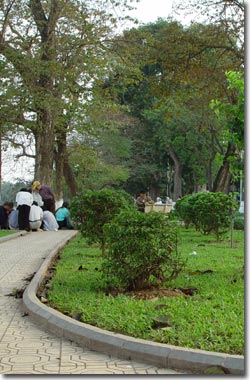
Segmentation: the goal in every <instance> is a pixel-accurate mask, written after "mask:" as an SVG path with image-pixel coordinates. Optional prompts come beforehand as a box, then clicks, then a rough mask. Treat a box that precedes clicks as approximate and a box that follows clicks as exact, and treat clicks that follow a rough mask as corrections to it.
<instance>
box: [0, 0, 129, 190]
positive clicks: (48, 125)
mask: <svg viewBox="0 0 250 380" xmlns="http://www.w3.org/2000/svg"><path fill="white" fill-rule="evenodd" d="M128 4H129V2H128V0H123V1H121V2H119V4H116V6H118V5H119V7H120V9H121V8H123V9H125V8H127V7H129V5H128ZM1 8H2V9H1V13H0V25H1V30H0V54H1V58H2V60H3V62H4V64H5V66H6V70H7V69H8V71H9V72H10V73H11V74H12V75H11V77H12V79H13V83H12V84H13V86H11V87H10V88H9V91H8V92H7V93H6V94H5V95H6V100H8V101H7V103H6V107H7V108H8V110H9V111H8V112H5V113H4V119H5V124H6V125H8V128H11V127H12V126H13V125H15V126H16V127H18V126H21V127H22V128H25V131H30V132H31V133H32V134H33V136H34V140H35V147H36V153H35V177H36V179H38V180H40V181H41V182H43V183H47V184H49V185H51V183H52V176H53V167H54V162H55V163H56V171H57V193H58V196H59V197H60V196H61V190H62V177H63V175H65V177H66V179H68V180H69V178H71V180H72V177H70V167H69V163H68V156H67V148H66V141H67V135H68V133H69V132H70V131H71V130H72V129H73V128H74V126H75V125H76V124H78V126H79V124H80V125H81V127H82V128H84V107H85V105H86V104H87V102H88V100H89V99H90V90H91V83H92V82H93V80H94V79H96V78H97V77H98V71H99V70H103V68H104V67H105V64H106V62H107V61H106V59H107V55H106V52H107V49H108V47H109V39H110V35H111V32H112V28H113V27H114V26H115V25H116V23H117V18H116V17H115V16H114V8H115V4H114V3H113V1H109V0H103V1H102V0H99V1H91V0H90V1H82V0H71V1H66V0H46V1H42V0H25V1H22V2H21V1H15V0H9V1H2V7H1ZM7 78H8V76H6V77H4V78H3V80H4V81H5V80H7ZM13 88H14V89H15V96H14V100H15V104H14V111H13V112H11V110H13V92H12V91H13V90H12V89H13ZM5 111H6V110H5Z"/></svg>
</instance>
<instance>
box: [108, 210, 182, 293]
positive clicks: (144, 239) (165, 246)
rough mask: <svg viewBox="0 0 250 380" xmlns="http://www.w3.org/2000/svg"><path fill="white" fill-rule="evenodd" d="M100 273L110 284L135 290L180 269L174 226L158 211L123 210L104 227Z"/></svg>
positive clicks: (164, 278)
mask: <svg viewBox="0 0 250 380" xmlns="http://www.w3.org/2000/svg"><path fill="white" fill-rule="evenodd" d="M104 234H105V237H106V243H107V246H108V249H107V251H106V254H105V259H104V263H103V267H102V270H103V273H104V275H105V276H106V278H107V279H108V280H109V284H110V286H112V285H114V284H115V285H116V286H121V287H123V288H125V289H126V290H135V289H136V290H138V289H143V288H145V287H148V286H151V285H152V284H155V283H161V282H163V281H166V280H167V279H170V278H174V277H175V276H177V274H178V273H179V272H180V271H181V269H182V267H183V262H181V260H180V258H179V255H178V253H177V234H176V227H175V226H174V224H173V223H171V222H169V221H168V218H167V217H166V216H165V215H164V214H162V213H156V212H151V213H141V212H138V211H123V212H121V213H120V214H119V215H118V216H116V217H115V218H114V219H113V220H112V221H111V222H110V223H109V224H106V225H105V226H104Z"/></svg>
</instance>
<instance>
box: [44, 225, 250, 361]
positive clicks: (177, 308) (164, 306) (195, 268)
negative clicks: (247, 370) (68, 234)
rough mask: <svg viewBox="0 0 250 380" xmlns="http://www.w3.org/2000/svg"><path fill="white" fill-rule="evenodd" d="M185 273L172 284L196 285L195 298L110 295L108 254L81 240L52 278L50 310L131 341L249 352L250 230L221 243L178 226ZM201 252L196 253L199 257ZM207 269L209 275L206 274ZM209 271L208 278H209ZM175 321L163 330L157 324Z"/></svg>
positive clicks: (169, 285)
mask: <svg viewBox="0 0 250 380" xmlns="http://www.w3.org/2000/svg"><path fill="white" fill-rule="evenodd" d="M178 236H179V238H178V240H179V243H178V250H179V252H180V253H181V255H182V257H183V258H187V259H188V260H187V264H186V267H185V269H184V271H183V272H182V273H181V274H180V275H179V277H177V278H176V279H175V280H173V281H171V282H170V283H167V284H164V286H165V287H166V288H168V289H171V290H173V289H174V288H187V287H194V288H197V291H196V292H195V293H194V295H192V296H186V297H184V296H178V297H154V298H152V299H148V300H142V299H136V298H133V297H131V296H129V295H128V294H119V295H117V296H115V297H114V296H111V295H110V294H107V293H106V292H105V284H104V280H103V278H102V274H101V271H100V267H101V260H102V259H101V255H100V250H99V249H97V248H96V247H93V246H92V247H89V246H88V245H87V244H86V243H85V242H84V240H83V239H82V238H81V237H80V236H77V237H76V238H75V239H73V240H72V241H71V242H70V243H69V244H68V245H67V246H66V247H65V248H64V250H63V252H62V254H61V258H60V260H59V261H58V263H57V266H56V274H55V276H54V277H53V279H52V287H51V290H50V293H49V295H48V297H49V304H50V306H52V307H54V308H57V309H58V310H60V311H61V312H63V313H66V314H68V315H71V316H74V315H76V314H77V315H78V317H79V316H80V320H81V321H83V322H85V323H88V324H91V325H95V326H98V327H101V328H104V329H106V330H109V331H114V332H119V333H122V334H125V335H130V336H134V337H136V338H142V339H147V340H152V341H156V342H161V343H167V344H173V345H177V346H182V347H189V348H196V349H197V348H198V349H203V350H208V351H217V352H224V353H229V354H240V355H243V354H244V278H243V275H244V232H243V231H234V240H233V248H231V244H230V238H229V236H228V237H227V238H225V240H224V241H223V242H216V241H215V240H214V239H213V237H211V236H204V235H202V234H200V233H199V232H196V231H195V230H194V229H191V228H190V229H185V228H184V227H178ZM193 251H195V252H196V255H195V254H191V255H190V253H192V252H193ZM206 271H207V272H206ZM204 272H206V273H204ZM159 317H161V318H162V317H164V318H167V320H168V321H169V323H168V326H166V327H164V328H155V324H154V318H159Z"/></svg>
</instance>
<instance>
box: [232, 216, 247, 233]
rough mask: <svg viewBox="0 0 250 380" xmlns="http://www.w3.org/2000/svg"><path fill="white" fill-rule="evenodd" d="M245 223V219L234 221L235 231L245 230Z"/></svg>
mask: <svg viewBox="0 0 250 380" xmlns="http://www.w3.org/2000/svg"><path fill="white" fill-rule="evenodd" d="M244 227H245V223H244V218H243V219H242V218H237V217H236V218H235V219H234V229H235V230H244Z"/></svg>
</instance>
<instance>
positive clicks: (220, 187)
mask: <svg viewBox="0 0 250 380" xmlns="http://www.w3.org/2000/svg"><path fill="white" fill-rule="evenodd" d="M235 153H236V146H235V145H234V144H233V143H231V142H229V143H228V147H227V151H226V154H225V157H224V159H223V163H222V165H221V167H220V169H219V171H218V173H217V176H216V179H215V181H214V185H213V191H214V192H222V193H226V194H227V193H228V192H229V185H230V181H231V179H232V174H231V173H230V158H232V157H234V156H235Z"/></svg>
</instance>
